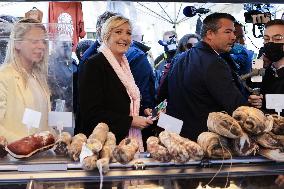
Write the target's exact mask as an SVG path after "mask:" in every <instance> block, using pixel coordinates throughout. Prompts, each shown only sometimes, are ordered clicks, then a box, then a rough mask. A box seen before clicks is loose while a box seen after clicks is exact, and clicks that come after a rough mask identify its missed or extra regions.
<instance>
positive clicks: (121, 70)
mask: <svg viewBox="0 0 284 189" xmlns="http://www.w3.org/2000/svg"><path fill="white" fill-rule="evenodd" d="M99 51H100V52H102V53H103V55H104V56H105V57H106V59H107V60H108V62H109V64H110V65H111V67H112V68H113V70H114V71H115V73H116V75H117V76H118V78H119V79H120V81H121V82H122V84H123V85H124V87H125V88H126V91H127V93H128V96H129V98H130V101H131V102H130V116H138V115H139V108H140V92H139V89H138V87H137V85H136V84H135V81H134V78H133V75H132V73H131V71H130V67H129V63H128V61H127V59H126V57H125V55H123V57H122V62H120V63H119V62H118V61H117V60H116V58H115V57H114V55H113V54H112V52H111V50H110V49H109V48H108V47H107V46H106V45H105V43H102V45H101V47H100V48H99ZM129 137H130V138H135V139H136V140H138V142H139V151H140V152H143V151H144V148H143V141H142V133H141V130H140V129H138V128H135V127H130V129H129Z"/></svg>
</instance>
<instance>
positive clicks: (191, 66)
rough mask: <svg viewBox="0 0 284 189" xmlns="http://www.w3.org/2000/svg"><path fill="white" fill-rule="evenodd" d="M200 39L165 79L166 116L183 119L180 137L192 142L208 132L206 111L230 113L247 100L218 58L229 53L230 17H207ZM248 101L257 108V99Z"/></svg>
mask: <svg viewBox="0 0 284 189" xmlns="http://www.w3.org/2000/svg"><path fill="white" fill-rule="evenodd" d="M201 37H202V41H201V42H199V43H197V44H196V45H195V46H194V47H192V48H191V50H190V51H188V52H187V54H186V55H183V61H181V62H179V63H177V64H174V65H173V68H172V71H171V72H170V73H169V78H168V88H169V91H168V92H169V98H168V106H167V113H168V114H169V115H171V116H173V117H176V118H178V119H181V120H183V127H182V130H181V135H182V136H184V137H187V138H190V139H192V140H196V139H197V137H198V135H199V134H200V133H202V132H205V131H207V130H208V129H207V117H208V114H209V113H210V112H217V111H226V112H228V113H229V114H231V113H232V112H233V111H234V110H235V109H236V108H237V107H239V106H241V105H246V104H247V101H248V100H247V99H246V98H245V97H244V96H243V95H242V93H241V91H240V90H239V89H238V87H237V82H238V81H237V80H234V78H233V77H232V73H231V70H230V67H229V65H228V64H227V63H226V61H225V60H224V59H223V58H222V57H221V56H220V55H219V54H220V53H224V52H229V51H230V49H231V47H232V46H233V43H234V41H235V38H236V37H235V35H234V17H233V16H231V15H229V14H226V13H213V14H211V15H209V16H207V17H206V18H205V19H204V22H203V27H202V34H201ZM249 102H251V104H252V105H254V106H256V107H259V108H260V107H261V97H260V96H256V95H252V96H250V97H249Z"/></svg>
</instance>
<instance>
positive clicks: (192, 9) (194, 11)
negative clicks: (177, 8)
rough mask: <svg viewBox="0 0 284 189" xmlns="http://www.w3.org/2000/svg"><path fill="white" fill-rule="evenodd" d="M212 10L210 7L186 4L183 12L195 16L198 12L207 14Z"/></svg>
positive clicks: (187, 15) (188, 15) (185, 14)
mask: <svg viewBox="0 0 284 189" xmlns="http://www.w3.org/2000/svg"><path fill="white" fill-rule="evenodd" d="M208 12H210V10H209V9H205V8H198V9H197V8H195V7H194V6H186V7H184V9H183V14H184V16H186V17H194V16H195V15H196V14H207V13H208Z"/></svg>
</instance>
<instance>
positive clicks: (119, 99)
mask: <svg viewBox="0 0 284 189" xmlns="http://www.w3.org/2000/svg"><path fill="white" fill-rule="evenodd" d="M81 68H82V69H81V70H80V72H79V102H80V117H81V119H80V120H81V124H80V128H79V130H78V132H82V133H84V134H86V135H87V136H89V135H90V134H91V133H92V131H93V129H94V128H95V126H96V125H97V124H98V123H100V122H104V123H106V124H108V125H109V127H110V131H111V132H113V133H114V134H115V136H116V139H117V142H120V141H121V140H122V139H123V138H125V137H126V136H127V135H128V131H129V128H130V126H131V122H132V119H133V118H132V116H129V113H130V98H129V96H128V94H127V91H126V89H125V87H124V85H123V84H122V82H121V81H120V79H119V78H118V76H117V75H116V73H115V71H114V70H113V68H112V67H111V65H110V64H109V62H108V61H107V59H106V58H105V56H104V55H103V54H102V53H101V52H99V53H98V54H96V55H94V56H92V57H90V58H89V59H88V60H87V61H86V63H85V64H83V66H82V67H81Z"/></svg>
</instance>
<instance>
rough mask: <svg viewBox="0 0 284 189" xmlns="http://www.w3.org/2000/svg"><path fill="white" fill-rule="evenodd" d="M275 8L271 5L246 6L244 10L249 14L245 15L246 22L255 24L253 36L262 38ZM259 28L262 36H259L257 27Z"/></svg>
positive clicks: (247, 4) (246, 4)
mask: <svg viewBox="0 0 284 189" xmlns="http://www.w3.org/2000/svg"><path fill="white" fill-rule="evenodd" d="M273 8H274V7H273V6H271V5H270V4H249V3H245V4H244V10H246V11H247V12H245V13H244V17H245V22H246V23H252V24H253V30H252V31H253V35H254V37H255V38H260V37H262V36H263V30H264V26H265V24H266V23H267V22H268V21H270V20H271V16H272V13H271V10H272V9H273ZM256 26H257V28H258V30H259V31H260V34H259V35H258V36H257V35H256V31H255V27H256Z"/></svg>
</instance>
